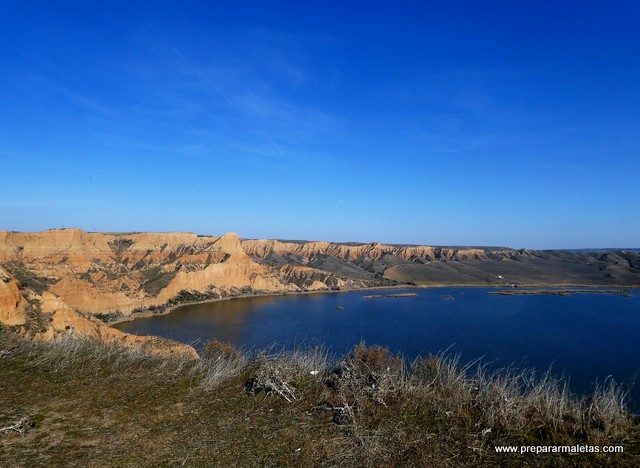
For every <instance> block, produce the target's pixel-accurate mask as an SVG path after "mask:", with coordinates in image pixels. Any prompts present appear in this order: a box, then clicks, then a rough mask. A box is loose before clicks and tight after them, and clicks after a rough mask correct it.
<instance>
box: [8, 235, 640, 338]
mask: <svg viewBox="0 0 640 468" xmlns="http://www.w3.org/2000/svg"><path fill="white" fill-rule="evenodd" d="M639 278H640V255H639V254H638V253H634V252H607V253H573V252H563V251H531V250H524V249H522V250H514V249H507V248H447V247H430V246H399V245H385V244H379V243H376V242H374V243H370V244H355V243H349V244H339V243H330V242H298V241H295V242H294V241H289V242H287V241H277V240H241V239H239V238H238V236H237V235H236V234H234V233H228V234H224V235H222V236H198V235H196V234H193V233H118V234H107V233H88V232H84V231H82V230H79V229H63V230H50V231H45V232H39V233H22V232H8V231H0V324H3V325H4V326H7V327H12V328H14V329H16V330H19V331H20V332H21V333H23V334H26V335H29V336H33V337H38V338H42V339H58V338H60V337H63V336H66V335H68V334H79V335H84V336H92V337H96V338H99V339H102V340H106V341H122V342H125V343H131V344H135V343H136V342H139V341H140V340H144V338H139V337H130V336H127V335H125V334H123V333H120V332H118V331H116V330H114V329H112V328H109V327H107V326H106V325H104V323H103V321H108V320H109V319H114V318H122V317H126V316H130V315H132V314H136V313H138V312H140V311H149V310H152V311H153V310H155V311H158V310H163V308H165V307H166V306H170V305H176V304H179V303H181V302H187V301H194V300H206V299H212V298H222V297H230V296H237V295H240V294H260V293H287V292H301V291H322V290H339V289H357V288H367V287H374V286H390V285H395V284H398V283H413V284H418V285H436V284H473V285H499V286H504V285H524V284H538V285H551V284H588V285H596V284H597V285H613V284H616V285H638V284H640V279H639Z"/></svg>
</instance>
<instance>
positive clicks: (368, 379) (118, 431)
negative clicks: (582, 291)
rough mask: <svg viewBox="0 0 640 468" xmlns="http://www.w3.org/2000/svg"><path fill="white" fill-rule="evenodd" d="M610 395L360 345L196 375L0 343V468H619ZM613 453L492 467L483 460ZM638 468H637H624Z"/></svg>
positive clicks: (616, 399)
mask: <svg viewBox="0 0 640 468" xmlns="http://www.w3.org/2000/svg"><path fill="white" fill-rule="evenodd" d="M623 396H624V395H623V394H622V393H621V391H620V390H619V389H617V388H615V387H613V386H606V387H601V388H599V389H598V390H597V391H596V392H595V393H594V394H592V395H590V396H589V397H586V398H583V399H578V398H576V397H574V396H572V395H570V394H569V393H568V392H567V389H566V387H565V386H564V385H563V384H562V383H561V382H558V381H555V380H552V379H551V378H549V377H548V376H544V377H542V378H538V379H536V378H534V376H533V375H532V374H531V373H528V372H524V373H518V374H514V373H512V372H509V371H504V372H501V373H498V374H494V375H488V374H487V372H486V371H485V369H484V368H483V367H482V366H478V367H477V368H476V367H475V366H461V365H460V363H459V362H458V361H457V360H456V359H455V358H443V357H441V356H439V357H434V356H430V357H427V358H424V359H419V360H417V361H416V362H414V363H413V364H412V365H407V364H406V363H405V361H404V359H402V358H401V357H400V356H395V355H392V354H390V353H389V352H388V351H387V350H386V349H384V348H379V347H367V346H365V345H364V344H360V345H358V346H357V347H355V348H354V350H353V352H352V353H350V354H349V355H347V356H344V357H342V358H341V359H332V358H331V357H330V356H328V354H327V353H326V352H324V351H323V350H318V349H313V350H309V351H293V352H284V351H281V352H266V351H263V352H255V353H251V354H249V353H243V352H240V351H238V350H236V349H234V348H232V347H230V346H228V345H224V344H220V343H211V344H209V345H208V346H207V347H206V348H205V351H204V352H203V356H202V358H201V359H200V360H193V359H191V358H188V357H186V356H184V357H175V356H174V357H164V356H160V355H157V354H156V355H150V354H146V353H145V352H143V351H136V350H131V349H122V348H117V347H115V346H112V345H105V344H99V343H95V342H90V341H72V340H69V341H62V342H59V343H35V342H31V341H27V340H24V339H22V338H19V337H17V336H15V335H13V334H11V333H9V332H1V331H0V427H2V428H11V427H14V426H15V429H9V430H7V431H5V432H3V433H2V434H0V464H2V465H6V466H10V465H16V466H20V465H34V464H46V465H65V466H105V465H114V464H115V465H122V466H127V465H130V464H136V465H143V466H156V465H158V464H162V465H173V464H176V465H184V466H193V465H205V464H215V465H219V466H233V465H247V464H257V465H279V466H292V465H296V466H318V465H329V466H474V465H478V464H485V465H513V466H516V465H518V466H522V465H532V466H533V465H535V466H540V465H560V464H572V465H575V466H603V465H605V466H606V465H609V466H625V465H626V466H633V465H634V464H637V463H638V462H639V461H640V445H639V443H638V436H639V433H640V424H639V421H638V420H637V419H634V418H633V417H632V416H631V415H630V414H629V413H628V412H627V411H626V410H625V407H624V402H623ZM525 444H526V445H576V444H579V445H595V446H600V447H602V446H605V445H606V446H610V445H622V446H624V453H618V454H603V453H600V454H593V453H580V454H577V455H567V454H540V455H537V456H536V455H531V454H528V455H527V454H524V455H521V454H517V453H514V454H498V453H496V451H495V448H494V447H495V446H496V445H525ZM636 466H637V465H636Z"/></svg>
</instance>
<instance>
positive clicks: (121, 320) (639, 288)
mask: <svg viewBox="0 0 640 468" xmlns="http://www.w3.org/2000/svg"><path fill="white" fill-rule="evenodd" d="M434 288H489V289H504V288H510V289H509V290H510V291H511V290H513V291H514V293H513V295H515V294H518V292H516V291H518V290H519V288H565V289H567V288H593V289H601V288H608V289H612V288H620V289H622V288H624V289H627V290H630V291H636V292H639V293H640V285H633V286H629V285H624V286H622V285H610V284H609V285H593V284H560V285H549V284H519V285H517V287H515V288H514V287H513V286H511V285H490V284H469V283H466V284H419V285H415V284H397V285H392V286H371V287H368V288H347V289H340V290H321V291H285V292H277V291H274V292H271V293H270V292H261V293H259V294H246V293H245V294H238V295H237V296H227V297H218V298H212V299H205V300H202V301H191V302H183V303H181V304H176V305H172V306H167V307H166V308H165V309H164V310H163V311H162V312H153V311H150V310H149V311H145V312H139V313H136V314H130V315H127V316H123V317H120V318H117V319H115V320H109V321H107V322H104V324H105V325H107V326H109V327H111V326H113V325H117V324H119V323H126V322H133V321H134V320H136V319H140V318H149V317H159V316H162V315H168V314H170V313H171V312H173V311H175V310H176V309H179V308H180V307H187V306H193V305H200V304H208V303H211V302H219V301H229V300H233V299H247V298H251V297H271V296H274V297H284V296H292V295H307V294H339V293H349V292H358V291H362V292H367V291H379V290H387V289H391V290H393V289H434ZM492 294H497V293H496V292H493V293H492ZM522 294H527V293H526V292H523V293H522ZM529 294H531V293H529Z"/></svg>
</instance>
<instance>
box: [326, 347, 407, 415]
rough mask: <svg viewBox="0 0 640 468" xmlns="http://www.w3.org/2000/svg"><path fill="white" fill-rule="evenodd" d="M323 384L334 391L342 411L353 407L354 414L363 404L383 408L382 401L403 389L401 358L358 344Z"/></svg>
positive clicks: (403, 378) (404, 380) (403, 379)
mask: <svg viewBox="0 0 640 468" xmlns="http://www.w3.org/2000/svg"><path fill="white" fill-rule="evenodd" d="M327 384H328V385H329V386H330V387H332V388H333V389H335V390H336V392H337V394H338V395H339V397H340V399H341V400H342V408H354V409H355V411H356V412H357V411H359V409H360V408H361V407H363V406H364V405H366V404H367V403H366V402H367V401H372V402H375V403H378V404H381V405H383V406H386V402H385V398H388V397H390V396H394V395H395V396H397V395H400V394H402V393H403V391H404V390H405V384H406V378H405V363H404V359H403V358H402V356H400V355H393V354H391V353H390V352H389V350H388V349H387V348H382V347H380V346H373V347H367V345H366V344H365V343H364V342H360V344H358V345H357V346H356V347H355V348H354V350H353V352H352V353H351V354H349V355H348V356H346V357H344V358H343V359H342V360H341V361H340V362H339V363H338V364H337V366H336V367H335V368H334V369H333V371H332V373H331V375H330V376H329V379H328V380H327ZM351 412H353V411H351Z"/></svg>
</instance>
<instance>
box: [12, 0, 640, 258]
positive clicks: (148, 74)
mask: <svg viewBox="0 0 640 468" xmlns="http://www.w3.org/2000/svg"><path fill="white" fill-rule="evenodd" d="M0 163H1V164H0V167H1V171H2V177H1V180H2V186H1V188H2V197H0V229H9V230H25V231H31V230H44V229H50V228H58V227H62V226H65V227H79V228H82V229H85V230H91V231H167V230H171V231H195V232H198V233H202V234H207V233H208V234H222V233H224V232H227V231H235V232H238V234H240V236H243V237H253V238H289V239H318V240H331V241H363V242H371V241H379V242H386V243H417V244H436V245H438V244H439V245H442V244H448V245H452V244H455V245H507V246H512V247H517V248H518V247H529V248H572V247H573V248H581V247H640V4H639V3H638V2H637V1H632V0H630V1H615V0H612V1H590V2H584V1H575V2H573V1H562V2H555V1H554V2H552V1H548V2H547V1H535V2H534V1H531V2H517V1H512V0H511V1H493V2H492V1H487V2H476V1H465V2H454V1H451V2H449V1H429V2H423V1H417V2H371V1H366V2H365V1H363V2H348V4H346V5H345V4H344V3H343V2H340V3H338V2H336V3H334V4H331V3H330V2H329V3H327V2H271V1H270V2H267V1H263V2H243V1H237V2H204V1H202V2H196V1H190V2H189V1H177V0H176V1H172V2H168V1H149V2H136V1H128V2H108V1H95V2H94V1H91V2H89V1H22V0H20V1H13V0H9V1H3V2H2V3H1V4H0Z"/></svg>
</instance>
